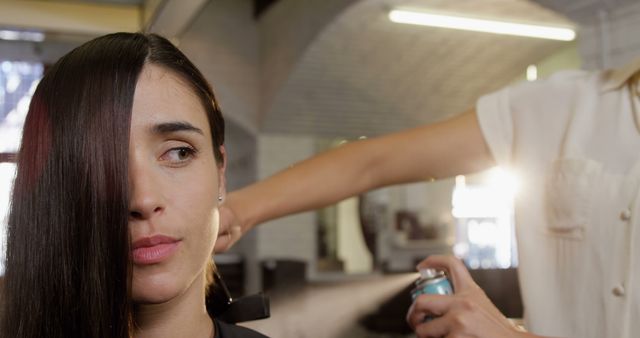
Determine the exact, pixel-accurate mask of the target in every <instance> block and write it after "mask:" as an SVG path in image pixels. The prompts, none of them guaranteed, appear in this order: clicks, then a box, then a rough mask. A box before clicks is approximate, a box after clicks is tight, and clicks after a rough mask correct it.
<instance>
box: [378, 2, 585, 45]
mask: <svg viewBox="0 0 640 338" xmlns="http://www.w3.org/2000/svg"><path fill="white" fill-rule="evenodd" d="M389 20H391V21H393V22H397V23H407V24H414V25H422V26H431V27H441V28H452V29H461V30H469V31H476V32H484V33H494V34H504V35H516V36H526V37H531V38H540V39H551V40H561V41H572V40H574V39H575V38H576V32H575V31H574V30H573V29H571V28H566V27H552V26H541V25H531V24H522V23H515V22H506V21H496V20H486V19H477V18H471V17H464V16H452V15H443V14H436V13H427V12H417V11H409V10H401V9H394V10H392V11H390V12H389Z"/></svg>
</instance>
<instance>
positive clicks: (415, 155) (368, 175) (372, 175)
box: [216, 110, 494, 251]
mask: <svg viewBox="0 0 640 338" xmlns="http://www.w3.org/2000/svg"><path fill="white" fill-rule="evenodd" d="M492 165H494V160H493V157H492V156H491V154H490V152H489V149H488V147H487V145H486V143H485V140H484V138H483V136H482V133H481V130H480V126H479V124H478V120H477V117H476V114H475V110H470V111H468V112H466V113H464V114H462V115H460V116H458V117H455V118H453V119H450V120H447V121H444V122H440V123H435V124H431V125H426V126H423V127H418V128H414V129H409V130H406V131H402V132H398V133H394V134H389V135H386V136H383V137H377V138H371V139H367V140H362V141H356V142H352V143H348V144H346V145H343V146H341V147H339V148H336V149H333V150H330V151H327V152H325V153H322V154H320V155H317V156H314V157H312V158H310V159H308V160H305V161H302V162H300V163H297V164H295V165H294V166H292V167H291V168H289V169H287V170H284V171H282V172H280V173H278V174H276V175H274V176H272V177H270V178H268V179H266V180H263V181H261V182H258V183H256V184H253V185H251V186H248V187H246V188H244V189H241V190H238V191H236V192H233V193H231V194H229V196H228V197H227V199H226V201H225V202H224V203H223V205H222V207H221V208H220V212H221V219H222V221H221V227H220V234H219V237H218V243H217V244H216V251H223V250H225V249H226V248H228V247H229V246H230V240H231V243H233V242H235V241H236V240H237V239H238V238H239V237H240V236H241V234H242V233H244V232H246V231H247V230H249V229H251V228H252V227H253V226H255V225H256V224H259V223H262V222H265V221H268V220H271V219H274V218H278V217H281V216H285V215H289V214H293V213H297V212H301V211H306V210H311V209H316V208H320V207H324V206H327V205H330V204H333V203H336V202H337V201H340V200H342V199H344V198H347V197H350V196H354V195H357V194H359V193H362V192H364V191H367V190H371V189H374V188H378V187H382V186H387V185H391V184H398V183H406V182H414V181H420V180H425V179H429V178H435V179H439V178H445V177H450V176H453V175H457V174H463V173H471V172H476V171H479V170H482V169H485V168H488V167H490V166H492ZM228 231H229V232H231V234H232V236H229V235H228V234H227V232H228Z"/></svg>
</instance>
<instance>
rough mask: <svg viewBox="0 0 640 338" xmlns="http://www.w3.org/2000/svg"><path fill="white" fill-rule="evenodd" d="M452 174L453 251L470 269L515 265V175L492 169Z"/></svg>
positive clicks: (516, 184) (516, 263)
mask: <svg viewBox="0 0 640 338" xmlns="http://www.w3.org/2000/svg"><path fill="white" fill-rule="evenodd" d="M472 181H475V182H472V183H471V184H470V183H469V182H467V178H466V177H465V176H458V177H456V186H455V188H454V191H453V198H452V204H453V210H452V214H453V216H454V217H455V219H456V234H457V235H456V244H455V246H454V253H455V254H456V256H458V257H460V258H462V259H463V260H464V261H465V263H466V264H467V266H469V267H470V268H472V269H496V268H498V269H500V268H501V269H506V268H513V267H517V266H518V256H517V248H516V239H515V229H514V226H515V224H514V216H513V203H514V197H515V194H516V191H517V186H518V181H517V179H516V177H515V176H514V175H513V174H512V173H509V172H508V171H506V170H504V169H502V168H498V167H496V168H493V169H491V170H489V171H487V172H484V173H482V174H477V175H476V177H473V179H472Z"/></svg>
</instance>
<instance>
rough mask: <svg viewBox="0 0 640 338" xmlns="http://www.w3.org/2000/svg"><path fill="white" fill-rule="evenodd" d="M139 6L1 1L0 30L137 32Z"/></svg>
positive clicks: (72, 32)
mask: <svg viewBox="0 0 640 338" xmlns="http://www.w3.org/2000/svg"><path fill="white" fill-rule="evenodd" d="M141 21H142V10H141V8H140V7H139V6H131V5H105V4H87V3H75V2H74V3H67V2H46V1H17V0H2V1H0V29H23V30H39V31H44V32H52V33H65V34H81V35H96V36H97V35H103V34H107V33H113V32H136V31H139V30H140V29H141V27H142V24H141Z"/></svg>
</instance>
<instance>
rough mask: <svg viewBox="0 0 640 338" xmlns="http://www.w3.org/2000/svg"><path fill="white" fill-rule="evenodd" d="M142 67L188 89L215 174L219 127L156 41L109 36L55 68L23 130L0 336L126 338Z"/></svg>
mask: <svg viewBox="0 0 640 338" xmlns="http://www.w3.org/2000/svg"><path fill="white" fill-rule="evenodd" d="M147 63H153V64H157V65H161V66H163V67H165V68H167V69H169V70H172V71H173V72H175V73H176V74H177V75H179V76H181V77H182V78H183V79H184V80H185V82H186V83H188V84H189V85H191V86H192V89H193V91H194V92H195V93H196V94H197V95H198V96H199V97H200V100H201V101H202V104H203V106H204V108H205V110H206V112H207V115H208V118H209V123H210V126H211V133H212V138H213V145H214V147H213V148H214V151H215V157H216V159H217V160H218V163H219V164H222V163H223V156H222V154H221V152H220V146H221V145H222V144H223V142H224V121H223V119H222V115H221V113H220V109H219V107H218V105H217V103H216V100H215V98H214V95H213V92H212V90H211V87H210V85H209V84H208V83H207V81H206V80H205V79H204V77H203V76H202V74H201V73H200V72H199V71H198V70H197V69H196V67H195V66H194V65H193V64H192V63H191V62H190V61H189V60H188V59H187V58H186V57H185V56H184V55H183V54H182V53H181V52H180V51H179V50H178V49H177V48H175V47H174V46H173V45H172V44H171V43H170V42H169V41H167V40H166V39H164V38H162V37H159V36H157V35H146V34H140V33H116V34H110V35H106V36H103V37H100V38H97V39H94V40H92V41H89V42H87V43H85V44H83V45H82V46H80V47H78V48H76V49H74V50H73V51H71V52H70V53H69V54H67V55H65V56H64V57H63V58H61V59H60V60H59V61H58V62H57V63H56V64H55V65H54V66H52V67H51V69H49V71H48V72H47V74H46V75H45V76H44V78H43V79H42V81H41V82H40V84H39V85H38V88H37V89H36V92H35V94H34V96H33V99H32V102H31V106H30V108H29V113H28V115H27V119H26V121H25V126H24V135H23V139H22V146H21V149H20V153H19V156H18V171H17V177H16V180H15V185H14V190H13V195H12V201H11V209H10V212H9V219H8V225H9V227H8V236H7V253H6V260H7V261H6V273H5V286H4V291H3V295H2V298H4V309H3V310H4V311H0V313H2V312H4V313H3V315H2V319H1V326H0V336H2V337H21V338H31V337H33V338H36V337H38V338H41V337H51V338H58V337H59V338H69V337H96V338H97V337H109V338H116V337H130V336H131V332H132V328H133V319H132V303H131V297H130V294H131V290H130V288H131V263H130V259H129V230H128V224H127V223H128V210H129V198H128V191H129V186H128V153H129V129H130V121H131V109H132V105H133V97H134V91H135V88H136V83H137V80H138V76H139V74H140V73H141V71H142V68H143V67H144V65H145V64H147Z"/></svg>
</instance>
